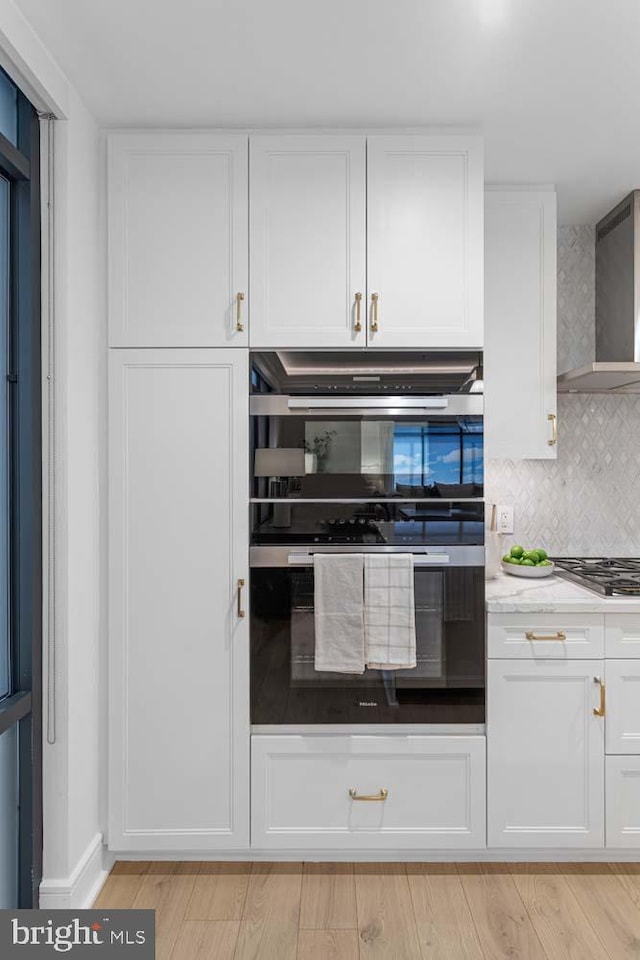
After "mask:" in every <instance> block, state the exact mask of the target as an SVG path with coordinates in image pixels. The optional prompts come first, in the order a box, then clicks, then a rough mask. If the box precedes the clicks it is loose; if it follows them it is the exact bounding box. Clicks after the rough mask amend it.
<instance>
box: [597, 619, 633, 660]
mask: <svg viewBox="0 0 640 960" xmlns="http://www.w3.org/2000/svg"><path fill="white" fill-rule="evenodd" d="M604 624H605V646H606V651H607V652H606V656H607V657H616V658H620V659H627V658H629V659H631V658H634V657H637V658H638V659H639V660H640V616H635V615H634V614H633V613H607V614H605V618H604Z"/></svg>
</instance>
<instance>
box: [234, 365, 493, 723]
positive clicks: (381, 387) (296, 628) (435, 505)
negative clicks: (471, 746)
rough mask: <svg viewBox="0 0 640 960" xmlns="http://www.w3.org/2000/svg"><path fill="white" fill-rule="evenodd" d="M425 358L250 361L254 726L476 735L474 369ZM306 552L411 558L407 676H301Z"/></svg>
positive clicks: (479, 555)
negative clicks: (421, 727) (401, 727)
mask: <svg viewBox="0 0 640 960" xmlns="http://www.w3.org/2000/svg"><path fill="white" fill-rule="evenodd" d="M385 356H386V355H385ZM425 356H426V355H422V359H420V358H416V356H415V355H413V354H412V355H410V356H409V355H399V354H393V355H388V356H386V359H385V357H382V358H380V357H377V358H376V359H375V360H374V359H372V358H371V357H370V356H367V355H362V356H361V357H359V358H354V357H353V355H352V354H350V355H349V356H346V357H345V355H344V354H341V355H332V356H331V357H330V358H329V359H327V358H326V356H324V355H323V358H320V357H319V355H317V354H316V355H313V356H311V357H310V356H309V355H304V356H296V357H294V358H293V359H292V357H291V355H289V354H287V355H279V354H278V355H276V354H259V355H255V356H254V361H255V362H254V367H253V374H252V396H251V400H250V412H251V418H252V437H253V450H252V464H253V469H252V478H251V479H252V497H251V547H250V566H251V584H250V588H251V720H252V723H253V724H261V725H262V724H272V725H289V724H295V725H297V724H315V723H318V724H334V723H335V724H341V723H344V724H349V723H356V724H361V723H482V722H484V700H485V697H484V688H485V632H484V622H485V616H484V502H483V499H482V496H483V438H484V432H483V416H482V395H481V394H480V393H479V392H476V391H474V389H473V388H474V384H475V385H476V387H477V381H478V377H477V376H476V377H474V375H473V372H474V370H475V371H477V370H478V369H479V365H478V362H477V357H475V355H474V356H467V355H463V356H462V357H461V356H459V355H453V356H452V357H449V358H448V359H447V358H444V359H443V357H442V355H436V356H435V358H434V355H428V356H426V359H425ZM310 371H313V372H310ZM452 371H455V373H452ZM438 389H440V390H442V391H445V390H446V392H438ZM470 390H471V392H470ZM318 552H323V553H344V552H352V553H353V552H356V553H365V552H385V553H389V552H399V553H410V554H412V556H413V569H414V601H415V623H416V640H417V644H416V667H415V668H413V669H407V670H396V671H392V670H372V669H366V670H365V672H364V673H363V674H358V675H350V674H340V673H329V672H322V671H317V670H315V667H314V651H315V635H314V619H315V606H314V605H315V586H314V567H313V563H314V561H313V557H314V554H315V553H318Z"/></svg>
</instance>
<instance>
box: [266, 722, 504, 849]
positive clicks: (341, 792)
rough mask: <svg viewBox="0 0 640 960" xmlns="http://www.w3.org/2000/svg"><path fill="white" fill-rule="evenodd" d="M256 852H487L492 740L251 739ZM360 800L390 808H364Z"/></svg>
mask: <svg viewBox="0 0 640 960" xmlns="http://www.w3.org/2000/svg"><path fill="white" fill-rule="evenodd" d="M251 742H252V846H254V847H256V848H258V849H260V848H271V849H343V848H344V849H353V850H363V849H384V848H397V849H402V848H411V849H415V848H416V847H419V848H421V849H429V848H440V849H442V848H445V849H449V848H465V849H472V848H478V847H484V846H485V738H484V737H480V736H479V737H459V736H449V737H448V736H442V737H436V736H433V737H426V736H425V737H420V736H418V737H413V736H409V737H403V736H389V737H384V736H362V737H360V736H355V737H350V736H273V737H271V736H254V737H252V741H251ZM350 790H354V791H356V794H357V796H363V795H364V796H378V795H380V791H387V795H386V799H384V800H373V801H361V800H357V799H353V798H352V797H351V796H350V795H349V791H350Z"/></svg>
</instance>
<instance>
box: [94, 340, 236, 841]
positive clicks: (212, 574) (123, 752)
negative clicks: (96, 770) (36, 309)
mask: <svg viewBox="0 0 640 960" xmlns="http://www.w3.org/2000/svg"><path fill="white" fill-rule="evenodd" d="M109 360H110V370H109V375H110V382H109V391H110V394H109V417H110V425H109V474H110V477H109V480H110V493H109V497H110V507H109V510H110V516H109V551H110V562H109V634H110V635H109V661H110V663H109V793H110V798H109V845H110V847H111V849H113V850H131V851H143V850H157V851H162V850H167V851H169V850H207V849H218V848H228V847H238V846H241V847H246V846H247V844H248V839H249V836H248V832H249V831H248V828H249V796H248V791H249V703H248V700H249V673H248V650H249V643H248V623H249V618H248V617H243V618H239V617H238V616H237V610H238V607H237V602H238V595H237V581H238V578H245V579H246V577H247V565H248V557H247V542H248V530H247V507H246V501H247V476H248V463H247V461H248V455H247V450H248V436H247V431H248V401H247V377H248V369H247V368H248V361H247V353H246V351H239V350H184V349H182V350H112V351H111V355H110V358H109ZM247 600H248V593H247V592H246V591H245V592H244V594H243V596H242V601H243V602H245V603H246V602H247Z"/></svg>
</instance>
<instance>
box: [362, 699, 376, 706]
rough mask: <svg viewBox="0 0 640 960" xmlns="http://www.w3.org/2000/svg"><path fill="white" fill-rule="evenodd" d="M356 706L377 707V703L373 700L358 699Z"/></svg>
mask: <svg viewBox="0 0 640 960" xmlns="http://www.w3.org/2000/svg"><path fill="white" fill-rule="evenodd" d="M358 706H359V707H377V706H378V704H377V703H376V701H375V700H359V701H358Z"/></svg>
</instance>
